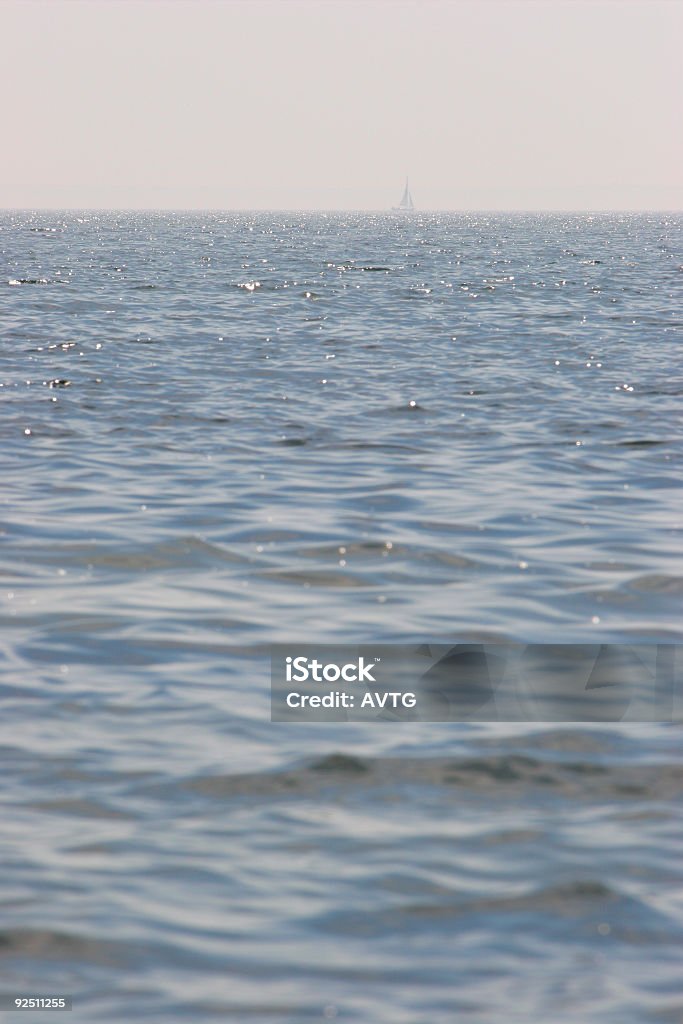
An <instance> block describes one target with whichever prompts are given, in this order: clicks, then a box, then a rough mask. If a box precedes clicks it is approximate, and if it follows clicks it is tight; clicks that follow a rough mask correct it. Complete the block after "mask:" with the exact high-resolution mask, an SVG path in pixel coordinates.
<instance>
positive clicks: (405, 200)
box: [394, 178, 415, 213]
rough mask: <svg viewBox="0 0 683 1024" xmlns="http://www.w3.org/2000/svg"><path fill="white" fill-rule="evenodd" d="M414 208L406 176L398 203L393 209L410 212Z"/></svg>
mask: <svg viewBox="0 0 683 1024" xmlns="http://www.w3.org/2000/svg"><path fill="white" fill-rule="evenodd" d="M414 209H415V205H414V203H413V197H412V196H411V194H410V188H409V186H408V179H407V178H406V187H405V188H404V189H403V195H402V197H401V202H400V203H399V204H398V206H394V210H403V211H406V212H408V213H412V211H413V210H414Z"/></svg>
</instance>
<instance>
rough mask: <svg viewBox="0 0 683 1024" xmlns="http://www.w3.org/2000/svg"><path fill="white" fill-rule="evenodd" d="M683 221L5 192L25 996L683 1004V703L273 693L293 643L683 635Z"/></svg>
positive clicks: (10, 845)
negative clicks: (643, 711)
mask: <svg viewBox="0 0 683 1024" xmlns="http://www.w3.org/2000/svg"><path fill="white" fill-rule="evenodd" d="M682 224H683V218H682V217H681V215H680V214H664V213H649V214H484V213H482V214H455V213H453V214H445V213H433V214H432V213H425V214H415V215H413V216H401V215H390V214H367V213H330V214H323V213H310V214H304V213H275V212H274V213H226V212H211V213H207V212H96V211H82V212H77V211H64V212H46V211H43V212H40V211H34V212H16V211H15V212H7V211H6V212H4V213H2V214H1V215H0V251H1V253H2V266H3V270H2V275H0V294H1V296H2V299H1V301H0V331H1V332H2V340H1V342H0V430H1V432H2V433H1V436H2V466H3V473H2V488H1V489H0V502H1V504H0V541H1V545H0V575H1V579H0V613H1V627H0V643H1V646H0V655H1V657H0V695H1V696H2V716H1V718H0V722H1V723H2V724H1V732H2V735H1V737H0V754H1V757H2V827H1V828H0V864H1V865H2V871H1V872H0V906H1V908H2V915H1V921H0V993H4V994H5V995H8V994H16V995H17V996H24V995H25V996H32V995H54V994H63V995H68V996H71V998H72V999H73V1010H72V1011H71V1014H72V1015H71V1017H70V1018H69V1019H70V1020H72V1021H74V1022H83V1024H86V1022H87V1024H96V1022H107V1024H118V1022H123V1021H134V1022H138V1021H139V1022H144V1021H148V1020H149V1021H152V1020H154V1021H163V1022H167V1021H169V1022H171V1021H172V1022H181V1021H182V1022H187V1024H191V1022H202V1024H204V1022H206V1024H213V1022H218V1021H236V1022H240V1024H241V1022H247V1021H248V1022H250V1024H305V1022H309V1021H328V1020H338V1021H339V1022H349V1024H351V1022H357V1024H361V1022H362V1024H368V1022H372V1024H446V1022H448V1024H451V1022H453V1021H454V1020H458V1021H463V1022H468V1024H469V1022H472V1024H503V1022H505V1024H508V1022H514V1024H517V1022H519V1024H522V1022H523V1024H548V1022H550V1021H552V1024H579V1022H581V1024H585V1022H587V1021H590V1022H591V1024H668V1022H671V1024H674V1022H678V1021H680V1020H681V1019H682V1018H683V985H682V984H681V970H680V968H681V941H682V940H683V871H682V870H681V864H682V863H683V858H682V856H681V855H682V854H683V832H682V829H681V821H682V811H681V806H682V805H681V800H680V797H681V791H682V788H683V787H682V785H681V743H680V739H681V732H680V725H677V724H671V723H669V724H666V723H661V724H659V723H656V722H653V723H650V724H647V723H642V724H632V723H631V724H626V723H614V724H609V723H607V724H605V723H594V724H580V723H571V722H565V723H559V724H558V723H544V722H542V721H533V722H531V721H530V722H516V723H511V724H506V723H504V722H497V723H488V722H463V723H458V722H446V723H438V724H430V723H427V722H400V723H389V722H377V723H370V724H355V723H340V724H338V725H335V724H320V723H298V724H292V723H282V722H271V720H270V690H269V681H270V677H269V662H268V646H269V645H270V644H272V643H289V642H290V641H292V640H297V641H301V642H302V643H312V644H313V643H315V644H317V643H321V644H322V643H342V644H364V643H383V644H392V643H402V644H415V645H421V644H430V643H432V644H446V645H447V644H450V643H455V642H457V640H459V639H466V640H477V641H481V642H482V643H494V642H496V641H505V642H507V641H512V642H529V643H532V642H539V643H550V644H570V643H590V644H611V643H621V644H636V643H656V642H660V643H665V642H680V641H681V640H682V639H683V629H682V628H681V621H682V617H681V612H682V610H683V600H682V596H683V543H682V538H681V525H682V524H681V507H682V505H681V462H680V458H681V453H682V451H683V427H682V422H681V395H682V394H683V359H682V357H681V347H680V329H681V322H682V320H681V308H682V307H681V298H682V292H683V289H682V287H681V286H682V284H683V278H682V271H683V254H682V251H681V249H682V247H681V226H682ZM0 1017H1V1018H2V1019H8V1020H9V1019H12V1020H14V1019H15V1018H14V1016H13V1015H12V1014H11V1012H7V1013H6V1014H5V1016H2V1014H1V1013H0ZM21 1019H22V1020H26V1021H28V1022H30V1021H38V1020H40V1021H43V1020H45V1012H40V1013H39V1012H35V1013H34V1012H32V1011H26V1016H25V1017H22V1018H21Z"/></svg>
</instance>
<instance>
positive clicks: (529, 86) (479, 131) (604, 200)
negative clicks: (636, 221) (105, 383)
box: [0, 0, 683, 210]
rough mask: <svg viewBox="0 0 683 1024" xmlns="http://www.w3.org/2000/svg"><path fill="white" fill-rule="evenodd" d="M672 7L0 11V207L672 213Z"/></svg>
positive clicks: (676, 140) (680, 195)
mask: <svg viewBox="0 0 683 1024" xmlns="http://www.w3.org/2000/svg"><path fill="white" fill-rule="evenodd" d="M682 42H683V4H681V3H680V2H678V0H668V2H667V0H647V2H640V0H632V2H625V0H598V2H588V0H586V2H584V0H527V2H518V0H476V2H469V0H450V2H445V0H431V2H429V0H427V2H425V0H423V2H407V0H406V2H396V0H365V2H363V3H356V2H353V0H315V2H314V0H249V2H243V0H190V2H185V0H0V85H1V88H2V105H1V107H0V128H1V139H2V142H1V145H2V153H1V159H0V207H17V206H19V207H35V206H53V207H67V206H70V207H94V206H97V207H176V208H189V207H210V208H217V207H225V208H233V209H237V208H316V207H318V208H325V209H342V208H354V209H382V208H386V207H388V206H391V205H392V204H394V203H397V202H398V200H399V199H400V196H401V192H402V189H403V182H404V177H405V175H406V174H409V175H410V182H411V189H412V192H413V196H414V199H415V203H416V205H417V206H418V208H422V209H427V208H430V209H435V208H441V209H647V208H650V209H669V210H670V209H680V208H681V207H682V206H683V202H682V200H683V175H682V169H683V149H682V146H681V137H682V134H681V130H680V128H681V123H682V122H683V117H682V114H683V88H682V84H683V75H682V72H681V67H682V62H681V59H680V53H681V49H682V46H681V43H682Z"/></svg>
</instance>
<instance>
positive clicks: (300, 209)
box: [0, 206, 683, 220]
mask: <svg viewBox="0 0 683 1024" xmlns="http://www.w3.org/2000/svg"><path fill="white" fill-rule="evenodd" d="M0 213H325V214H328V213H335V214H336V213H368V214H378V213H382V214H385V213H398V214H399V217H400V218H402V219H404V220H406V219H407V220H410V219H411V218H412V217H415V216H419V215H420V214H422V213H586V214H593V213H665V214H674V213H675V214H679V213H683V207H669V208H667V207H655V206H643V207H623V206H603V207H599V208H595V209H593V208H589V207H578V206H572V207H558V206H555V207H551V206H547V207H521V206H520V207H516V206H515V207H498V206H490V207H485V206H481V207H451V206H441V207H423V208H420V209H413V210H412V211H403V210H394V209H393V208H391V207H376V208H370V207H311V206H280V207H278V206H242V207H240V206H0Z"/></svg>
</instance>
